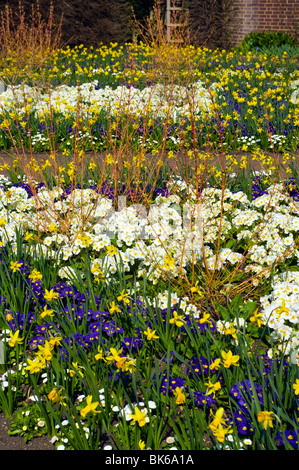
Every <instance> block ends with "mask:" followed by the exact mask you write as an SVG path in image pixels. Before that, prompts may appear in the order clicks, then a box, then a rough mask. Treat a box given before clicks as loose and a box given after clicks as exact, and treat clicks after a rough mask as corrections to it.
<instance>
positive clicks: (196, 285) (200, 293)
mask: <svg viewBox="0 0 299 470" xmlns="http://www.w3.org/2000/svg"><path fill="white" fill-rule="evenodd" d="M198 282H199V281H196V283H195V284H194V286H193V287H191V289H190V291H191V292H192V294H194V293H195V292H196V293H197V294H198V295H199V296H200V297H202V296H203V293H202V291H201V290H200V289H199V287H198Z"/></svg>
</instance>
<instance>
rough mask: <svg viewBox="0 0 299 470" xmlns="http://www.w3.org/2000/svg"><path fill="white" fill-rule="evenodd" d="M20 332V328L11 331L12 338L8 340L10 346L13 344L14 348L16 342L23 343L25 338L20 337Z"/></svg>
mask: <svg viewBox="0 0 299 470" xmlns="http://www.w3.org/2000/svg"><path fill="white" fill-rule="evenodd" d="M19 334H20V330H17V331H16V332H15V333H12V331H10V333H9V335H10V340H9V341H8V344H9V346H11V347H12V348H13V347H14V346H15V345H16V344H21V343H22V342H23V341H24V338H19Z"/></svg>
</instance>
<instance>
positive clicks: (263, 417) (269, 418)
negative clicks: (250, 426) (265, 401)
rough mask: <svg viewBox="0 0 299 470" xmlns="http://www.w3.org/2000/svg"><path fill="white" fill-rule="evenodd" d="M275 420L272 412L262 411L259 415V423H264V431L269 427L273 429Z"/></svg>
mask: <svg viewBox="0 0 299 470" xmlns="http://www.w3.org/2000/svg"><path fill="white" fill-rule="evenodd" d="M273 419H274V416H273V413H272V411H260V412H259V413H258V414H257V420H258V422H259V423H263V427H264V429H267V428H268V426H269V427H270V428H273Z"/></svg>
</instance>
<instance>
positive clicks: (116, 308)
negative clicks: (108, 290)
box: [109, 301, 121, 313]
mask: <svg viewBox="0 0 299 470" xmlns="http://www.w3.org/2000/svg"><path fill="white" fill-rule="evenodd" d="M114 312H121V309H120V308H119V306H118V305H116V304H115V302H114V301H113V302H111V306H110V308H109V313H114Z"/></svg>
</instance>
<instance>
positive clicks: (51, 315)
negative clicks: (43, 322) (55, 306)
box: [40, 305, 54, 318]
mask: <svg viewBox="0 0 299 470" xmlns="http://www.w3.org/2000/svg"><path fill="white" fill-rule="evenodd" d="M53 312H54V310H48V309H47V306H46V305H45V306H44V310H43V311H42V313H41V314H40V316H41V318H45V317H46V316H47V315H48V316H49V317H53Z"/></svg>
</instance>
